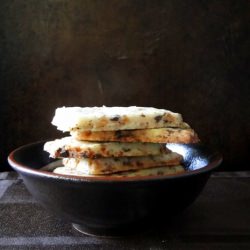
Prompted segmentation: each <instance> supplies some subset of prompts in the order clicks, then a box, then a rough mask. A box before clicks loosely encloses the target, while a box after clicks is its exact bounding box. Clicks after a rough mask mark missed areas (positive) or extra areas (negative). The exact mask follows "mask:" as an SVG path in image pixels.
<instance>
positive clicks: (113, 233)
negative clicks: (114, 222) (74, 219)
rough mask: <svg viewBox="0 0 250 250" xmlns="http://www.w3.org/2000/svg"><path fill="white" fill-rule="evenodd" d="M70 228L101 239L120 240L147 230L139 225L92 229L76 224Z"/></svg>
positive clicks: (147, 228)
mask: <svg viewBox="0 0 250 250" xmlns="http://www.w3.org/2000/svg"><path fill="white" fill-rule="evenodd" d="M72 226H73V228H74V229H75V230H77V231H78V232H80V233H82V234H85V235H89V236H96V237H103V238H120V237H124V236H130V235H134V234H135V233H136V232H137V233H139V232H140V233H145V232H147V231H148V230H149V227H145V226H142V225H141V224H140V225H137V226H136V227H135V226H132V227H131V226H127V227H122V228H120V227H118V228H92V227H88V226H85V225H80V224H76V223H72Z"/></svg>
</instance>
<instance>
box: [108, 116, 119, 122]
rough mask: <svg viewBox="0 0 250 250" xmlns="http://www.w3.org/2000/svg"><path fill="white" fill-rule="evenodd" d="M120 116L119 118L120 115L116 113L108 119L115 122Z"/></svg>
mask: <svg viewBox="0 0 250 250" xmlns="http://www.w3.org/2000/svg"><path fill="white" fill-rule="evenodd" d="M120 118H121V117H120V116H119V115H116V116H114V117H112V118H110V121H113V122H117V121H119V120H120Z"/></svg>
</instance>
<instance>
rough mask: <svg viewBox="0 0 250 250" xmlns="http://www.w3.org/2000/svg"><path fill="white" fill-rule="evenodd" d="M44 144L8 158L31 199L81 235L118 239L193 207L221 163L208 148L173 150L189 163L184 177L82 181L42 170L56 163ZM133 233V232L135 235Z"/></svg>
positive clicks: (186, 163) (181, 147) (28, 148)
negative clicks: (64, 220)
mask: <svg viewBox="0 0 250 250" xmlns="http://www.w3.org/2000/svg"><path fill="white" fill-rule="evenodd" d="M43 145H44V142H37V143H33V144H29V145H26V146H23V147H20V148H18V149H16V150H15V151H13V152H12V153H11V154H10V155H9V158H8V161H9V163H10V165H11V166H12V167H13V168H14V169H15V170H16V171H17V172H18V173H19V174H20V175H21V176H22V178H23V180H24V183H25V185H26V187H27V188H28V190H29V191H30V193H31V194H32V195H33V196H34V197H35V198H36V199H37V200H38V201H40V202H41V203H42V204H43V205H44V206H45V207H46V208H48V209H49V210H50V211H53V212H54V213H55V214H56V215H58V216H60V217H63V218H65V219H66V220H68V221H69V222H71V223H73V226H74V227H75V228H76V229H78V230H79V231H82V232H85V233H87V234H94V235H102V236H105V235H106V236H107V235H109V236H110V235H113V236H114V235H119V234H123V233H126V232H130V233H131V232H132V231H133V230H139V229H140V228H144V229H145V224H146V225H147V226H148V225H149V224H150V223H152V222H157V221H162V220H163V219H164V217H165V218H166V217H169V216H172V215H174V214H177V213H178V212H180V211H182V210H183V209H185V208H186V207H187V206H188V205H190V204H191V203H192V202H193V201H194V200H195V198H196V197H197V196H198V194H199V193H200V192H201V190H202V188H203V187H204V185H205V184H206V182H207V180H208V178H209V176H210V173H211V171H212V170H213V169H215V168H216V167H217V166H218V165H219V164H220V163H221V161H222V157H221V155H220V154H218V153H216V152H213V151H212V150H209V149H208V148H207V147H205V146H203V145H200V144H196V145H180V144H169V148H170V149H171V150H173V151H175V152H178V153H180V154H182V155H183V157H184V165H185V168H186V172H185V173H181V174H175V175H170V176H160V177H122V178H120V177H119V178H117V177H116V178H115V177H77V176H67V175H59V174H54V173H52V172H48V171H43V170H41V169H40V168H42V167H43V166H45V165H47V164H49V163H50V162H52V159H50V158H49V157H48V154H47V153H46V152H44V151H43ZM132 229H133V230H132Z"/></svg>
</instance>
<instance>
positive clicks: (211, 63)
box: [0, 0, 250, 170]
mask: <svg viewBox="0 0 250 250" xmlns="http://www.w3.org/2000/svg"><path fill="white" fill-rule="evenodd" d="M249 10H250V8H249V1H248V0H246V1H241V0H238V1H233V0H231V1H230V0H227V1H226V0H225V1H218V0H216V1H215V0H214V1H213V0H211V1H182V0H167V1H166V0H163V1H156V0H151V1H146V0H140V1H138V0H127V1H124V0H123V1H122V0H109V1H108V0H100V1H97V0H89V1H87V0H83V1H80V0H75V1H68V0H36V1H35V0H33V1H32V0H20V1H17V0H16V1H13V0H1V1H0V119H1V120H0V131H1V134H0V136H1V143H0V147H1V148H0V150H1V151H0V157H1V158H0V170H6V169H8V168H9V166H8V164H7V162H6V157H7V155H8V153H9V152H10V151H11V150H13V149H14V148H16V147H18V146H21V145H23V144H26V143H29V142H33V141H37V140H43V139H48V138H55V137H61V136H63V135H62V133H60V132H57V131H56V128H55V127H53V126H52V125H51V124H50V122H51V119H52V117H53V115H54V110H55V108H56V107H58V106H64V105H65V106H74V105H79V106H93V105H97V106H99V105H103V104H104V105H107V106H111V105H122V106H128V105H138V106H154V107H159V108H167V109H170V110H172V111H176V112H180V113H182V114H183V117H184V119H185V121H187V122H188V123H190V124H191V126H192V127H193V128H194V129H195V130H196V131H197V132H198V134H199V136H200V138H201V139H202V141H203V142H204V143H206V144H208V145H210V146H212V147H214V148H215V149H218V150H220V151H221V152H222V153H223V155H224V163H223V165H222V167H221V168H220V169H221V170H240V169H250V167H249V163H248V162H249V160H248V159H249V157H248V156H249V150H248V149H249V146H248V143H249V134H250V133H249V130H250V129H249V124H250V112H249V106H250V94H249V86H248V84H249V67H248V65H247V60H248V59H249V49H250V46H249V37H248V35H249V23H250V18H249V16H250V14H249V13H250V12H249Z"/></svg>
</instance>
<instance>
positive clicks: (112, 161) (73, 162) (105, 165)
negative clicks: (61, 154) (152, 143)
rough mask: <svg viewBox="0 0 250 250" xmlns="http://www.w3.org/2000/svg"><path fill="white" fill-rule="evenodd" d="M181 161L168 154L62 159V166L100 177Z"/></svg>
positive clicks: (175, 163) (179, 157)
mask: <svg viewBox="0 0 250 250" xmlns="http://www.w3.org/2000/svg"><path fill="white" fill-rule="evenodd" d="M181 161H182V156H181V155H179V154H177V153H168V154H162V155H157V156H138V157H119V158H100V159H87V158H85V159H75V158H64V159H63V165H64V166H66V167H67V168H69V169H75V170H76V171H78V172H81V173H82V174H91V175H100V174H111V173H116V172H123V171H128V170H137V169H145V168H152V167H160V166H171V165H172V166H174V165H179V164H180V163H181ZM55 172H56V170H55Z"/></svg>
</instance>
